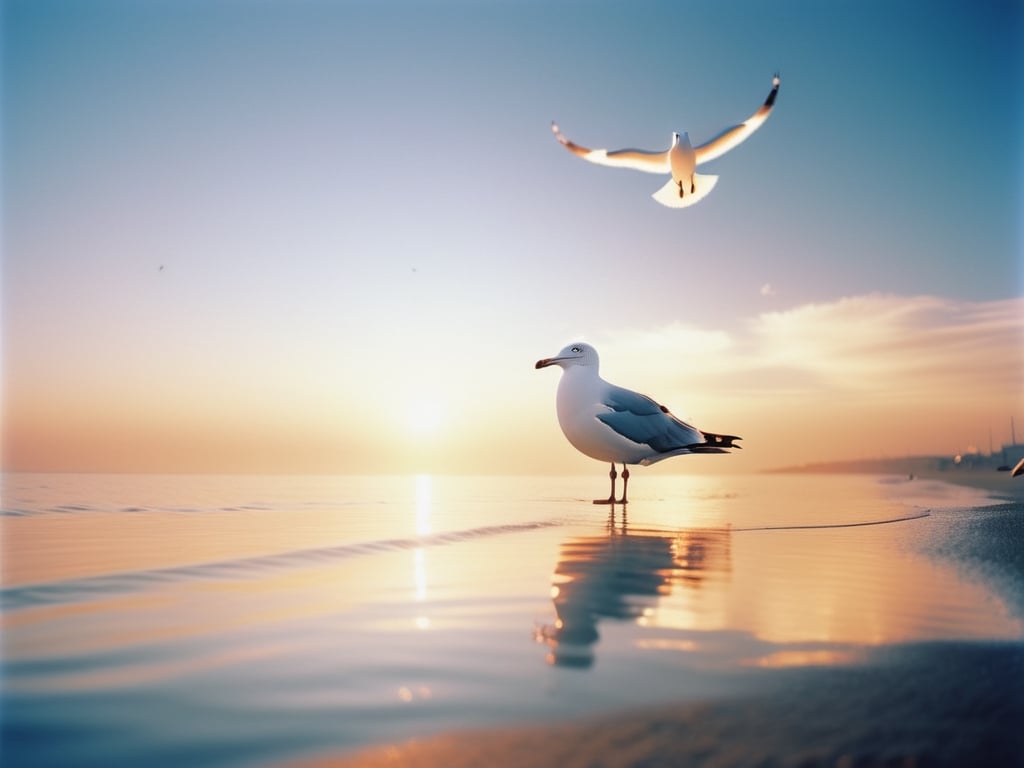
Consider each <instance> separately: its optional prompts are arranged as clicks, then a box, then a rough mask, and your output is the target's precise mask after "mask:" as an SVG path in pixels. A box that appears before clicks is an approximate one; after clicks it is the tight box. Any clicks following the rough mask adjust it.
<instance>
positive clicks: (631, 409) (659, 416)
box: [597, 386, 704, 453]
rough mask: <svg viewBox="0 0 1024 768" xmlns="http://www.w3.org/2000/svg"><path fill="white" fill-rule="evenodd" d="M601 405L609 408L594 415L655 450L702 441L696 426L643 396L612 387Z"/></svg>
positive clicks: (663, 451) (624, 435) (702, 436)
mask: <svg viewBox="0 0 1024 768" xmlns="http://www.w3.org/2000/svg"><path fill="white" fill-rule="evenodd" d="M602 402H603V404H604V405H606V406H608V407H609V408H611V411H609V412H607V413H599V414H598V415H597V418H598V419H600V420H601V421H602V422H603V423H605V424H607V425H608V426H609V427H611V428H612V429H613V430H615V431H616V432H618V433H619V434H620V435H622V436H623V437H625V438H627V439H629V440H632V441H633V442H634V443H640V444H642V445H649V446H650V447H651V449H652V450H654V451H657V452H658V453H667V452H669V451H679V450H680V449H684V448H689V447H691V446H698V445H702V444H703V443H704V435H703V433H701V431H700V430H699V429H696V428H695V427H691V426H690V425H689V424H687V423H686V422H684V421H680V420H679V419H677V418H676V417H675V416H673V415H672V414H671V413H669V412H668V409H667V408H665V407H664V406H661V405H658V404H657V403H656V402H654V401H653V400H651V398H649V397H647V396H646V395H641V394H639V393H637V392H633V391H631V390H628V389H623V388H622V387H615V386H612V387H610V388H609V391H608V393H607V396H606V397H604V398H603V401H602Z"/></svg>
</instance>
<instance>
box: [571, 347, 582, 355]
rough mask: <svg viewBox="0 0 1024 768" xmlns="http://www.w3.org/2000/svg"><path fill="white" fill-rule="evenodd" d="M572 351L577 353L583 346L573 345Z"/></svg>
mask: <svg viewBox="0 0 1024 768" xmlns="http://www.w3.org/2000/svg"><path fill="white" fill-rule="evenodd" d="M572 351H573V352H575V353H576V354H579V353H580V352H582V351H583V348H582V347H573V348H572Z"/></svg>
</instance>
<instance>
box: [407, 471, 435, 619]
mask: <svg viewBox="0 0 1024 768" xmlns="http://www.w3.org/2000/svg"><path fill="white" fill-rule="evenodd" d="M431 486H432V483H431V477H430V475H417V476H416V535H417V536H428V535H430V533H431V529H432V525H431ZM412 577H413V585H414V588H415V599H416V602H417V603H425V602H426V601H427V551H426V549H425V548H423V547H416V549H414V550H413V575H412ZM415 625H416V628H417V629H420V630H426V629H430V617H429V616H427V615H425V614H424V613H422V612H421V613H420V614H419V615H417V616H416V619H415Z"/></svg>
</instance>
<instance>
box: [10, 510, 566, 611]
mask: <svg viewBox="0 0 1024 768" xmlns="http://www.w3.org/2000/svg"><path fill="white" fill-rule="evenodd" d="M561 524H562V523H561V522H560V521H556V520H539V521H534V522H526V523H511V524H505V525H487V526H482V527H479V528H468V529H465V530H460V531H446V532H440V533H434V534H426V535H423V536H413V537H408V538H395V539H381V540H377V541H363V542H355V543H351V544H340V545H336V546H331V547H316V548H312V549H298V550H291V551H288V552H278V553H274V554H270V555H258V556H255V557H243V558H236V559H231V560H221V561H216V562H209V563H198V564H195V565H180V566H172V567H169V568H154V569H149V570H141V571H128V572H124V573H113V574H105V575H102V576H91V577H87V578H82V579H68V580H66V581H56V582H46V583H42V584H27V585H24V586H18V587H9V588H6V589H0V609H2V611H3V612H4V613H11V612H14V611H19V610H24V609H27V608H33V607H37V606H41V605H61V604H66V603H78V602H86V601H89V600H94V599H98V598H101V597H109V596H111V595H112V594H123V593H127V592H138V591H140V590H145V589H148V588H150V587H152V586H154V585H159V584H165V583H175V582H181V581H217V580H229V579H238V578H249V577H254V576H256V575H259V574H262V573H265V572H266V571H267V570H269V569H284V568H290V567H295V566H301V565H306V564H309V563H310V562H314V561H315V562H321V563H329V562H334V561H337V560H342V559H345V558H350V557H360V556H364V555H372V554H380V553H386V552H395V551H400V550H408V549H417V548H425V547H439V546H445V545H448V544H457V543H459V542H463V541H470V540H472V539H479V538H484V537H488V536H500V535H504V534H510V533H522V532H525V531H533V530H538V529H541V528H550V527H553V526H558V525H561Z"/></svg>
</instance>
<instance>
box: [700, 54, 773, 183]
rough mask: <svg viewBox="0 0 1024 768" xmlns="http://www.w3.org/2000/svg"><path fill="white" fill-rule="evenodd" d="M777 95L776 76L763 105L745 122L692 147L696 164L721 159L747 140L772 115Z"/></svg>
mask: <svg viewBox="0 0 1024 768" xmlns="http://www.w3.org/2000/svg"><path fill="white" fill-rule="evenodd" d="M778 94H779V76H778V74H776V75H775V77H774V78H772V90H771V92H770V93H769V94H768V98H767V99H765V100H764V104H762V105H761V108H760V109H759V110H757V112H755V113H754V114H753V115H751V116H750V117H749V118H747V120H745V121H744V122H742V123H740V124H739V125H734V126H733V127H732V128H726V129H725V130H724V131H722V132H721V133H720V134H718V135H717V136H715V138H713V139H711V141H708V142H706V143H704V144H701V145H700V146H699V147H694V150H693V151H694V153H695V154H696V156H697V164H698V165H699V164H700V163H706V162H708V161H709V160H714V159H715V158H717V157H721V156H722V155H724V154H725V153H726V152H728V151H729V150H730V149H732V148H733V147H735V146H736V145H738V144H741V143H742V142H743V141H745V140H746V139H747V138H749V137H750V134H752V133H753V132H754V131H756V130H757V129H758V128H760V127H761V126H762V125H763V124H764V121H765V120H767V119H768V115H770V114H771V113H772V109H773V108H774V107H775V97H776V96H778Z"/></svg>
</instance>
